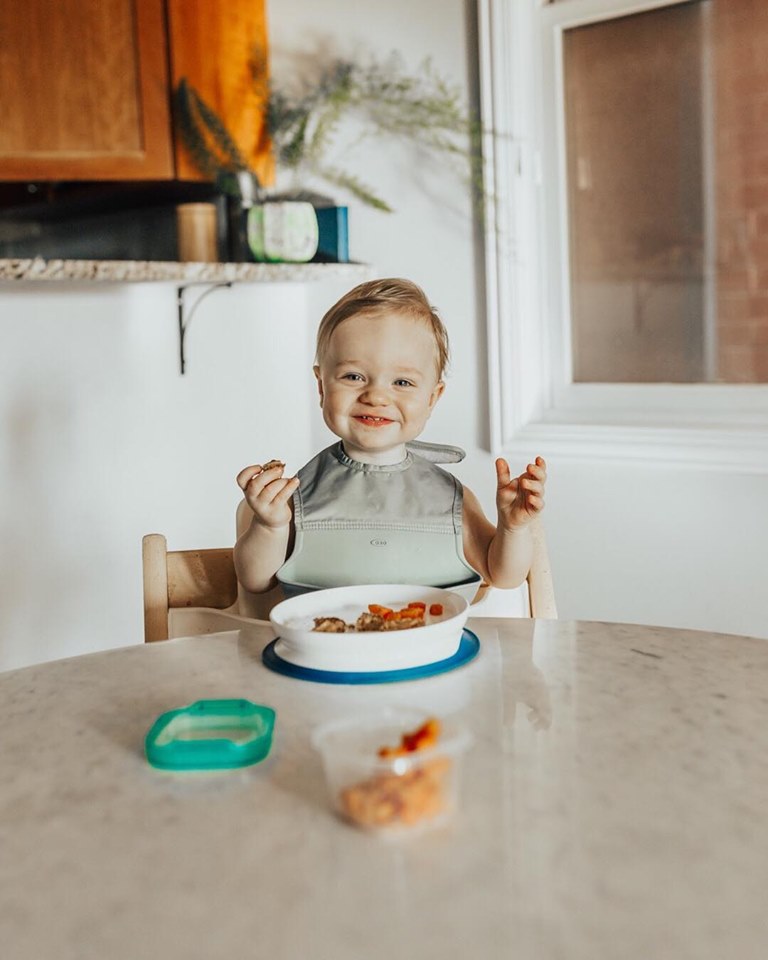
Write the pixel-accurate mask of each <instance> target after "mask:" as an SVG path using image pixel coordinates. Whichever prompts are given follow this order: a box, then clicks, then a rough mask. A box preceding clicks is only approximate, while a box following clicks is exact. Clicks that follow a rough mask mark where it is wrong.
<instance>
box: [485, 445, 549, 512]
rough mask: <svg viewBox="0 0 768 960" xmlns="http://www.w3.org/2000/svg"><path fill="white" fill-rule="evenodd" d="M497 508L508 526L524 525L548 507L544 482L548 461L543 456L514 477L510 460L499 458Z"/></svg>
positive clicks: (545, 480)
mask: <svg viewBox="0 0 768 960" xmlns="http://www.w3.org/2000/svg"><path fill="white" fill-rule="evenodd" d="M496 481H497V487H496V508H497V510H498V511H499V522H500V523H501V525H502V526H503V527H504V528H505V529H506V530H515V529H520V527H524V526H526V525H527V524H529V523H530V522H531V520H533V518H534V517H535V516H536V515H537V514H539V513H541V511H542V510H543V509H544V484H545V483H546V482H547V465H546V463H545V462H544V459H543V458H542V457H536V462H535V463H529V464H528V466H527V467H526V470H525V473H521V474H520V476H519V477H515V478H514V479H513V478H512V476H511V473H510V469H509V464H508V463H507V461H506V460H502V459H501V458H499V459H498V460H497V461H496Z"/></svg>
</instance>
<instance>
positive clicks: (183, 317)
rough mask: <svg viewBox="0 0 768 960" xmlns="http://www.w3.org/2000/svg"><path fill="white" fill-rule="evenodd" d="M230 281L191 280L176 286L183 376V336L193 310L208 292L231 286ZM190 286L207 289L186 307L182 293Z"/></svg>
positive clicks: (180, 364) (184, 365)
mask: <svg viewBox="0 0 768 960" xmlns="http://www.w3.org/2000/svg"><path fill="white" fill-rule="evenodd" d="M231 286H232V281H231V280H227V281H223V282H222V283H210V282H208V281H206V280H198V281H193V282H191V283H185V284H184V285H183V286H181V287H176V311H177V314H178V318H179V369H180V372H181V375H182V376H184V371H185V368H186V359H185V355H184V338H185V337H186V335H187V330H188V329H189V325H190V323H191V322H192V317H193V316H194V315H195V311H196V310H197V308H198V307H199V306H200V304H201V303H202V302H203V300H205V298H206V297H207V296H208V294H209V293H213V291H214V290H220V289H221V288H222V287H231ZM191 287H206V288H207V289H205V290H203V291H202V293H200V294H199V295H198V297H197V299H196V300H195V301H194V303H192V304H191V306H190V307H189V308H187V303H186V300H185V298H184V294H185V293H186V291H187V290H189V289H190V288H191Z"/></svg>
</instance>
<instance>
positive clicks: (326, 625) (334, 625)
mask: <svg viewBox="0 0 768 960" xmlns="http://www.w3.org/2000/svg"><path fill="white" fill-rule="evenodd" d="M312 629H313V630H317V631H318V633H346V632H347V624H346V623H345V622H344V621H343V620H342V619H341V618H340V617H315V625H314V627H312Z"/></svg>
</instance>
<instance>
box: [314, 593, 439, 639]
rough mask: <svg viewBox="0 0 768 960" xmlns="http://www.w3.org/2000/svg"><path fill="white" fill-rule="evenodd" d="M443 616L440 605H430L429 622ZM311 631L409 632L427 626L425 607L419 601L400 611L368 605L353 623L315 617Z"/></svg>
mask: <svg viewBox="0 0 768 960" xmlns="http://www.w3.org/2000/svg"><path fill="white" fill-rule="evenodd" d="M442 614H443V605H442V603H430V605H429V618H430V621H431V620H434V619H435V618H437V617H441V616H442ZM314 623H315V625H314V627H313V628H312V629H313V630H316V631H317V632H318V633H355V632H360V633H365V632H367V631H370V630H374V631H378V632H381V631H382V630H410V629H411V628H412V627H424V626H426V625H427V605H426V603H424V602H422V601H421V600H412V601H410V602H409V603H408V604H406V606H404V607H402V608H401V609H400V610H393V609H392V608H391V607H385V606H382V605H381V604H379V603H369V604H368V609H367V610H364V611H363V612H362V613H361V614H360V616H359V617H357V619H356V620H355V622H354V623H347V622H346V620H342V619H341V617H315V618H314Z"/></svg>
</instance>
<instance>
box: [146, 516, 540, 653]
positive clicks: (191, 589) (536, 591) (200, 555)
mask: <svg viewBox="0 0 768 960" xmlns="http://www.w3.org/2000/svg"><path fill="white" fill-rule="evenodd" d="M232 555H233V550H232V547H221V548H217V549H213V550H168V544H167V541H166V539H165V537H164V536H163V535H162V534H160V533H149V534H147V535H146V536H145V537H144V539H143V541H142V560H143V569H144V640H145V641H146V642H147V643H152V642H154V641H155V640H167V639H168V636H169V629H168V613H169V611H170V610H174V609H180V608H184V607H204V608H209V609H213V610H226V611H228V612H229V613H231V615H232V618H233V629H234V627H235V624H236V623H237V622H238V621H242V620H243V619H244V618H243V616H242V615H240V613H239V610H238V607H237V603H238V582H237V575H236V573H235V564H234V560H233V556H232ZM527 583H528V615H529V616H531V617H538V618H541V619H555V618H556V617H557V607H556V604H555V593H554V587H553V583H552V571H551V568H550V565H549V555H548V552H547V543H546V539H545V537H544V531H543V528H542V527H541V525H540V524H538V523H537V524H536V525H535V527H534V551H533V563H532V564H531V569H530V571H529V573H528V578H527ZM488 589H490V588H489V587H488V585H487V584H483V586H481V587H480V589H479V590H478V592H477V596H476V597H475V599H474V600H473V603H477V602H478V601H479V600H480V599H482V597H483V596H484V595H485V594H486V593H487V591H488ZM278 599H279V598H278ZM259 616H260V617H265V616H268V611H266V610H265V611H259ZM245 619H247V618H245Z"/></svg>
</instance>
